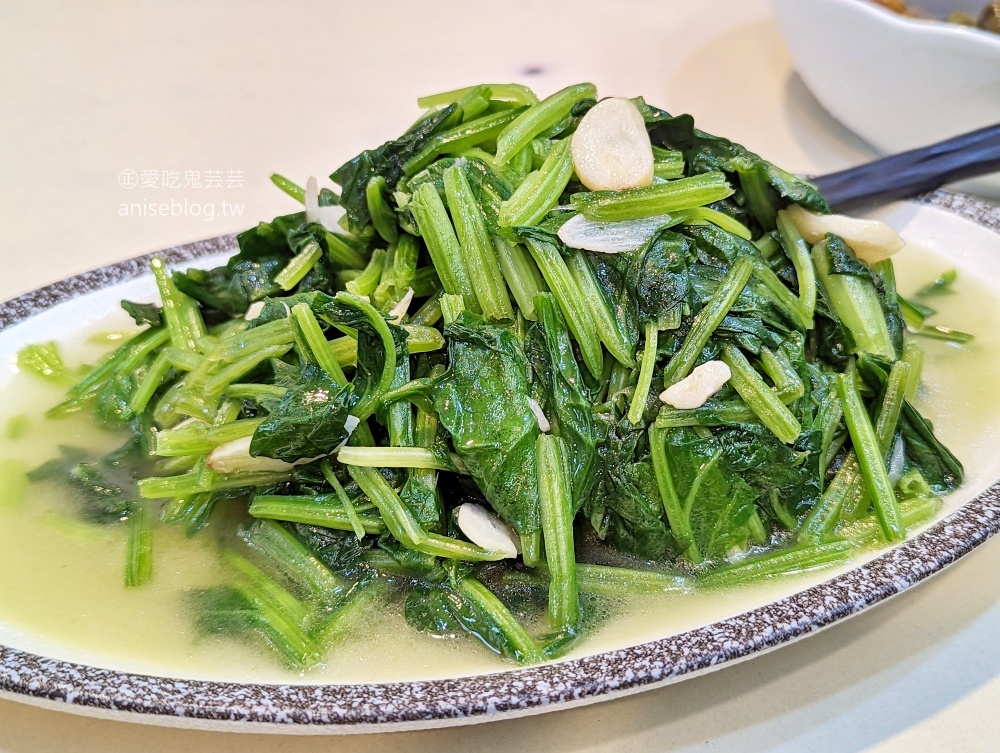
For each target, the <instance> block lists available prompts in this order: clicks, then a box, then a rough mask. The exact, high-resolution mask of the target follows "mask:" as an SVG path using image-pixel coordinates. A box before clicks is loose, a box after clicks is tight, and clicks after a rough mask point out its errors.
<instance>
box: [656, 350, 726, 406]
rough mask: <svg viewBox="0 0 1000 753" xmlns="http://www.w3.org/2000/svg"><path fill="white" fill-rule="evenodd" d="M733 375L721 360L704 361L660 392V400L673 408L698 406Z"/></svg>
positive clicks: (706, 400)
mask: <svg viewBox="0 0 1000 753" xmlns="http://www.w3.org/2000/svg"><path fill="white" fill-rule="evenodd" d="M732 375H733V373H732V371H731V370H730V369H729V366H728V365H727V364H726V363H724V362H723V361H706V362H705V363H703V364H702V365H701V366H697V367H695V368H694V369H693V370H692V371H691V373H690V374H688V375H687V376H686V377H684V378H683V379H682V380H680V381H679V382H676V383H674V384H672V385H670V386H669V387H667V389H665V390H664V391H663V392H661V393H660V400H662V401H663V402H664V403H666V404H667V405H672V406H673V407H674V408H681V409H685V410H691V409H693V408H700V407H701V406H703V405H704V404H705V403H706V402H708V399H709V398H710V397H712V395H714V394H715V393H716V392H718V391H719V390H721V389H722V386H723V385H724V384H725V383H726V382H728V381H729V378H730V377H731V376H732Z"/></svg>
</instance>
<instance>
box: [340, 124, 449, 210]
mask: <svg viewBox="0 0 1000 753" xmlns="http://www.w3.org/2000/svg"><path fill="white" fill-rule="evenodd" d="M456 110H457V106H456V105H454V104H451V105H448V106H447V107H444V108H442V109H441V110H438V111H437V112H433V113H431V114H430V115H427V116H426V117H424V118H422V119H421V120H419V121H418V122H417V123H416V125H414V126H413V128H411V129H410V130H409V131H407V132H406V133H404V134H403V135H402V136H400V137H399V138H398V139H394V140H392V141H387V142H385V143H384V144H382V146H380V147H378V148H376V149H366V150H365V151H363V152H361V154H359V155H358V156H357V157H355V158H354V159H352V160H350V161H349V162H346V163H344V164H343V165H341V166H340V167H338V168H337V169H336V170H334V171H333V174H331V175H330V180H332V181H333V182H334V183H336V184H337V185H339V186H340V187H341V194H340V201H341V205H342V206H343V207H344V209H345V210H346V211H347V219H348V221H349V222H350V225H351V228H352V229H360V228H362V227H364V226H365V225H367V224H368V223H369V221H370V219H371V218H370V217H369V215H368V200H367V198H366V196H365V189H366V188H367V187H368V181H369V180H371V179H372V178H374V177H375V176H378V175H380V176H382V177H383V178H385V182H386V185H388V186H389V188H390V189H392V188H394V187H395V186H396V184H397V183H398V182H399V179H400V178H402V177H403V166H404V165H405V164H406V162H407V161H408V160H409V159H410V158H411V157H414V156H416V154H417V152H419V151H420V150H421V149H422V148H423V147H424V145H425V144H427V142H428V141H430V139H431V138H433V136H434V135H435V134H436V133H438V132H440V131H443V130H445V129H446V128H448V127H449V126H450V125H451V124H452V123H451V121H452V120H453V117H452V116H453V114H455V113H456Z"/></svg>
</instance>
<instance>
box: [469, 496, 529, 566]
mask: <svg viewBox="0 0 1000 753" xmlns="http://www.w3.org/2000/svg"><path fill="white" fill-rule="evenodd" d="M455 520H456V521H457V522H458V527H459V528H460V529H461V531H462V533H464V534H465V535H466V536H467V537H468V538H469V541H471V542H472V543H473V544H476V545H477V546H481V547H482V548H483V549H489V550H490V551H493V552H503V553H504V554H505V555H506V556H507V558H509V559H513V558H514V557H516V556H517V555H518V552H519V551H520V542H519V540H518V537H517V535H516V534H515V533H514V531H513V529H511V527H510V526H508V525H507V524H506V523H504V522H503V521H502V520H500V518H498V517H497V516H496V515H494V514H493V513H491V512H490V511H489V510H487V509H486V508H485V507H483V506H482V505H477V504H475V503H473V502H466V503H465V504H462V505H459V506H458V507H457V508H456V509H455Z"/></svg>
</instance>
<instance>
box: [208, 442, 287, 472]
mask: <svg viewBox="0 0 1000 753" xmlns="http://www.w3.org/2000/svg"><path fill="white" fill-rule="evenodd" d="M252 439H253V437H243V438H242V439H234V440H233V441H232V442H226V443H225V444H220V445H219V446H218V447H216V448H215V449H214V450H212V451H211V452H210V453H208V457H206V458H205V464H206V465H208V467H209V468H211V469H212V470H213V471H215V472H216V473H237V472H239V471H276V472H279V473H280V472H281V471H290V470H291V469H292V468H293V467H294V466H293V465H292V463H286V462H285V461H284V460H275V459H274V458H264V457H259V458H255V457H254V456H253V455H251V454H250V440H252Z"/></svg>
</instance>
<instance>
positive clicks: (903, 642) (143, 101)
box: [0, 0, 1000, 753]
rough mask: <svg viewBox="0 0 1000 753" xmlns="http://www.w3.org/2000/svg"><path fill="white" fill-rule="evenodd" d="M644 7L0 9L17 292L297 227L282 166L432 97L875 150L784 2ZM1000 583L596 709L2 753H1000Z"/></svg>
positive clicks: (816, 162) (21, 727) (72, 738)
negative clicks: (579, 95)
mask: <svg viewBox="0 0 1000 753" xmlns="http://www.w3.org/2000/svg"><path fill="white" fill-rule="evenodd" d="M803 1H806V0H803ZM627 5H628V12H627V13H626V12H624V11H623V10H622V9H623V8H624V7H625V6H626V3H623V2H596V1H595V0H548V1H547V2H527V1H525V0H516V1H515V0H507V2H502V3H501V2H496V3H472V2H468V3H462V2H458V0H449V2H437V3H425V4H422V3H415V2H412V0H411V1H410V2H384V1H383V2H378V1H377V0H367V2H364V3H358V2H354V3H346V2H335V1H334V0H327V1H326V2H319V1H317V2H289V1H288V0H286V1H285V2H281V3H277V2H272V3H265V2H244V3H241V4H239V5H236V4H233V5H227V4H224V3H221V2H194V1H191V2H174V3H170V4H152V3H150V4H142V5H140V4H135V5H131V6H126V5H124V4H120V3H114V2H111V1H110V0H105V2H92V3H89V4H86V5H84V4H71V3H62V4H60V3H18V2H15V0H7V2H3V3H0V171H2V172H0V263H2V274H0V299H6V298H9V297H11V296H14V295H17V294H19V293H22V292H25V291H28V290H31V289H33V288H36V287H38V286H40V285H43V284H45V283H48V282H52V281H55V280H57V279H60V278H63V277H66V276H68V275H71V274H74V273H77V272H80V271H83V270H85V269H88V268H92V267H95V266H100V265H102V264H105V263H108V262H111V261H115V260H119V259H124V258H127V257H130V256H134V255H137V254H139V253H145V252H148V251H152V250H156V249H159V248H163V247H166V246H171V245H175V244H178V243H183V242H186V241H191V240H196V239H199V238H204V237H208V236H214V235H219V234H222V233H228V232H233V231H236V230H240V229H243V228H244V227H246V226H249V225H251V224H253V223H255V222H257V221H258V220H259V219H269V218H270V217H272V216H274V215H275V214H279V213H284V212H287V211H291V210H292V207H293V204H292V203H291V200H290V199H287V198H286V197H284V196H283V195H281V194H280V193H279V192H278V191H277V190H276V189H274V188H273V187H272V186H271V185H270V184H269V182H268V180H267V176H268V175H269V174H270V173H271V172H274V171H279V172H282V173H285V174H287V175H288V176H289V177H291V178H293V179H295V180H298V181H300V182H301V181H304V180H305V178H306V177H307V176H308V175H310V174H314V175H317V176H318V177H322V176H324V175H327V174H329V172H331V171H332V170H333V169H334V168H335V167H337V166H338V165H339V164H340V163H341V162H342V161H344V160H345V159H346V158H348V157H351V156H353V155H354V154H356V153H357V152H358V151H360V150H361V149H362V148H365V147H370V146H374V145H377V144H378V143H381V141H383V140H385V139H386V138H389V137H392V136H395V135H397V134H398V133H400V132H401V131H402V130H403V129H404V128H405V127H406V126H407V125H408V124H409V122H410V121H411V120H412V119H414V118H415V117H416V115H417V114H418V111H417V109H416V105H415V104H414V103H413V100H414V99H415V97H416V96H418V95H420V94H425V93H430V92H433V91H437V90H442V89H447V88H452V87H457V86H462V85H467V84H470V83H478V82H480V81H508V80H518V81H523V82H525V83H528V84H530V85H532V86H533V87H534V88H536V90H537V91H538V92H540V93H542V94H547V93H550V92H551V91H554V90H555V89H557V88H559V87H562V86H565V85H567V84H569V83H574V82H577V81H580V80H590V81H593V82H594V83H596V84H597V85H598V87H599V90H600V92H601V93H602V94H604V95H607V94H615V95H629V96H631V95H636V94H643V95H645V96H646V97H647V99H648V100H649V101H651V102H653V103H655V104H658V105H660V106H663V107H665V108H666V109H668V110H670V111H672V112H682V111H686V112H691V113H693V114H694V115H695V116H696V117H697V120H698V124H699V126H700V127H702V128H704V129H705V130H708V131H712V132H718V133H722V134H724V135H726V136H728V137H731V138H733V139H734V140H736V141H740V142H742V143H744V144H745V145H746V146H748V147H749V148H751V149H753V150H755V151H758V152H760V153H762V154H764V155H765V156H767V157H769V158H770V159H772V160H773V161H775V162H777V163H779V164H781V165H782V166H784V167H786V168H788V169H791V170H793V171H796V172H801V173H821V172H824V171H829V170H833V169H838V168H842V167H846V166H848V165H850V164H854V163H856V162H860V161H863V160H865V159H867V158H869V157H870V156H871V151H870V150H869V149H868V148H867V147H866V146H865V145H864V144H862V143H861V142H860V141H859V140H857V139H856V138H855V137H853V136H852V135H851V134H850V133H848V132H846V131H845V130H844V129H843V128H842V127H841V126H839V125H838V124H837V123H836V122H834V121H833V120H832V119H831V118H830V117H829V116H828V115H827V114H826V113H825V112H824V111H823V110H822V109H821V108H820V107H819V106H818V105H817V104H816V102H815V101H814V100H813V99H812V97H811V96H810V95H809V93H808V92H807V91H806V89H805V88H804V86H803V84H802V83H801V81H799V80H798V78H796V76H795V75H794V73H793V72H792V70H791V66H790V62H789V60H788V57H787V54H786V52H785V49H784V47H783V45H782V42H781V39H780V38H779V36H778V33H777V29H776V28H775V25H774V23H773V22H772V20H771V19H770V18H769V10H768V6H767V4H766V3H765V2H762V1H761V0H741V2H736V0H683V1H682V0H658V1H656V2H646V1H643V0H634V1H633V2H630V3H628V4H627ZM531 71H534V72H531ZM127 170H133V171H135V172H136V174H137V175H140V176H141V175H142V173H143V171H156V172H157V173H158V174H159V177H158V179H157V186H156V187H146V188H143V187H141V186H136V187H134V188H124V187H122V185H120V182H119V181H120V177H121V174H122V172H123V171H127ZM164 171H166V172H167V173H168V178H167V182H168V184H169V181H170V179H171V178H172V177H173V175H176V176H177V179H178V181H179V183H180V184H181V185H183V183H184V181H185V175H186V173H195V172H197V173H199V178H200V180H201V183H202V187H201V188H194V187H188V188H182V187H178V188H170V187H164V186H163V185H162V184H163V176H162V174H163V172H164ZM209 171H221V172H222V177H223V186H222V187H220V188H210V187H207V186H206V185H205V184H206V183H207V182H208V180H209V178H210V177H211V176H210V175H209ZM190 177H193V176H190ZM241 181H242V184H243V185H242V187H240V186H239V185H238V184H239V183H240V182H241ZM227 183H231V185H228V186H227V185H226V184H227ZM185 201H187V208H186V209H185V208H184V207H185V204H184V202H185ZM222 202H226V203H227V205H228V206H229V207H232V206H233V205H237V206H238V205H242V206H243V209H242V213H243V214H242V216H238V217H233V216H221V212H222V211H223V210H222ZM134 203H142V204H147V205H148V204H150V203H152V204H159V203H167V204H175V205H177V206H178V207H179V209H178V210H177V211H178V213H179V214H178V216H172V217H161V216H156V217H153V216H135V213H136V211H135V210H134V209H129V208H126V209H124V210H123V209H122V205H123V204H126V205H128V204H134ZM195 204H197V205H198V206H199V209H200V210H201V211H202V214H204V211H205V205H210V206H211V207H212V208H213V210H214V212H215V216H214V218H212V219H210V220H206V219H205V217H204V216H194V215H193V212H194V209H193V206H194V205H195ZM123 211H124V212H125V213H126V215H128V214H129V213H130V212H131V214H132V216H122V212H123ZM227 211H229V212H232V211H235V210H233V209H231V208H230V209H228V210H227ZM997 572H1000V545H998V544H989V545H986V546H984V547H983V548H982V549H980V550H979V551H977V552H975V553H974V554H972V555H970V556H969V557H967V558H966V559H965V560H963V561H962V562H961V563H959V564H958V565H956V566H954V567H952V568H951V569H950V570H948V571H947V572H946V573H944V574H942V575H941V576H939V577H936V578H934V579H933V580H932V581H931V582H929V583H926V584H924V585H922V586H920V587H919V588H917V589H916V590H914V591H912V592H909V593H906V594H904V595H902V596H900V597H898V598H896V599H894V600H893V601H891V602H890V603H887V604H884V605H882V606H879V607H878V608H876V609H875V610H873V611H871V612H868V613H865V614H863V615H861V616H859V617H856V618H854V619H852V620H850V621H849V622H847V623H844V624H841V625H838V626H836V627H834V628H831V629H829V630H827V631H825V632H823V633H821V634H820V635H817V636H814V637H811V638H809V639H807V640H805V641H802V642H799V643H797V644H794V645H792V646H789V647H786V648H783V649H781V650H779V651H777V652H773V653H771V654H768V655H766V656H762V657H759V658H757V659H754V660H752V661H748V662H746V663H743V664H741V665H738V666H734V667H729V668H726V669H723V670H721V671H719V672H717V673H715V674H712V675H709V676H705V677H701V678H696V679H693V680H689V681H686V682H682V683H680V684H678V685H674V686H671V687H667V688H663V689H659V690H654V691H650V692H646V693H642V694H639V695H636V696H632V697H630V698H626V699H621V700H616V701H611V702H607V703H601V704H598V705H594V706H590V707H586V708H582V709H575V710H570V711H562V712H556V713H550V714H545V715H542V716H537V717H532V718H526V719H521V720H510V721H501V722H494V723H491V724H485V725H478V726H475V727H463V728H453V729H447V730H437V731H427V732H418V733H396V734H386V735H377V736H350V737H339V738H336V739H332V738H328V739H315V738H313V739H303V738H282V739H278V738H277V737H275V736H264V735H260V736H257V735H253V736H246V735H240V736H236V735H231V734H226V733H207V732H196V731H182V730H171V729H160V728H154V727H145V726H140V725H135V724H125V723H118V722H107V721H98V720H92V719H84V718H80V717H75V716H71V715H69V714H63V713H58V712H54V711H47V710H40V709H36V708H31V707H28V706H24V705H21V704H18V703H12V702H9V701H0V753H41V752H42V751H101V753H112V752H113V751H137V750H142V751H145V752H146V753H159V752H160V751H163V752H167V751H170V753H179V752H180V751H192V752H194V753H201V752H205V753H207V752H209V751H213V752H214V751H223V750H241V751H245V753H257V751H272V750H278V749H280V750H282V751H285V752H287V753H295V752H296V751H306V750H309V751H316V750H337V751H341V752H343V753H347V752H348V751H361V750H380V751H396V750H399V751H403V750H405V751H409V752H410V753H419V751H452V750H463V751H479V750H514V749H519V750H545V751H550V752H551V753H557V752H558V751H618V750H623V751H624V750H628V751H636V750H651V751H652V750H656V751H696V750H726V751H729V750H739V751H796V752H801V751H879V753H888V752H890V751H893V752H895V751H908V752H913V751H917V752H920V751H943V750H946V751H979V750H996V749H997V747H998V744H997V742H996V740H995V738H996V736H997V734H998V732H1000V721H998V719H997V709H998V708H1000V650H998V648H997V643H996V638H997V636H998V635H1000V578H998V577H997V575H996V573H997Z"/></svg>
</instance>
